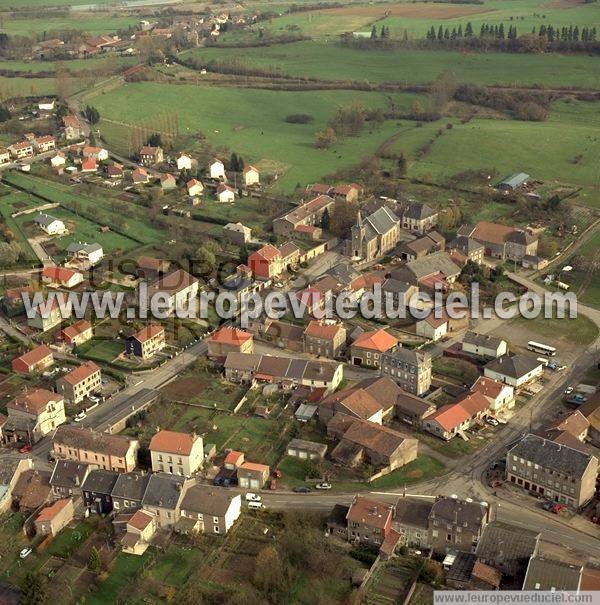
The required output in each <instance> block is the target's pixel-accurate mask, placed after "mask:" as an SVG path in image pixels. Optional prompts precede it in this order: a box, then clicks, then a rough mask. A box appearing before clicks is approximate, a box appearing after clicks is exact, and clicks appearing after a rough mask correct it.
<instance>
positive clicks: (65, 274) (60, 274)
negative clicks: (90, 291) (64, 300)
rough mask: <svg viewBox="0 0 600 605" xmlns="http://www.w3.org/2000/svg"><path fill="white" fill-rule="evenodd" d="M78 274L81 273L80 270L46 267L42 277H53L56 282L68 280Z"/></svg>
mask: <svg viewBox="0 0 600 605" xmlns="http://www.w3.org/2000/svg"><path fill="white" fill-rule="evenodd" d="M76 275H81V274H80V273H79V272H78V271H73V270H72V269H66V268H65V267H44V268H43V269H42V277H46V278H47V279H51V280H52V281H54V282H68V281H69V280H70V279H72V278H73V277H75V276H76Z"/></svg>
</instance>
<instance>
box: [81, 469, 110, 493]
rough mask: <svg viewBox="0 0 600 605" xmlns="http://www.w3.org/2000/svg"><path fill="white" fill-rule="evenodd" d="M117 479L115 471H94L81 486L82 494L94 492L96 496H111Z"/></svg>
mask: <svg viewBox="0 0 600 605" xmlns="http://www.w3.org/2000/svg"><path fill="white" fill-rule="evenodd" d="M118 478H119V473H117V471H108V470H104V469H95V470H93V471H90V474H89V475H88V476H87V477H86V478H85V481H84V482H83V484H82V486H81V491H82V492H95V493H98V494H111V493H112V490H113V488H114V486H115V483H116V482H117V479H118Z"/></svg>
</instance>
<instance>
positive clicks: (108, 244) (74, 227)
mask: <svg viewBox="0 0 600 605" xmlns="http://www.w3.org/2000/svg"><path fill="white" fill-rule="evenodd" d="M38 202H39V200H38ZM48 213H49V214H50V215H52V216H53V217H55V218H58V219H61V220H62V221H63V222H64V223H65V225H66V227H67V229H68V230H69V234H68V235H63V236H61V237H56V238H52V243H53V244H54V245H56V247H57V248H58V250H59V251H58V252H57V253H56V254H55V255H54V258H55V260H57V261H62V260H64V259H65V258H66V249H67V247H68V246H69V244H71V243H73V242H85V243H98V244H100V245H101V246H102V248H103V250H104V254H106V255H108V254H112V253H114V252H118V251H121V252H124V251H126V250H131V249H132V248H135V247H136V246H138V245H139V244H138V243H137V242H135V241H133V240H132V239H130V238H128V237H125V236H124V235H120V234H119V233H115V232H114V231H107V232H102V231H100V225H99V224H98V223H95V222H92V221H90V220H88V219H86V218H84V217H82V216H78V215H77V214H74V213H73V212H70V211H69V210H65V209H64V208H53V209H51V210H49V211H48ZM34 218H35V214H23V215H21V216H19V217H17V218H16V222H17V224H18V225H19V226H20V227H21V228H22V227H23V225H24V224H25V223H30V222H31V221H32V220H33V219H34Z"/></svg>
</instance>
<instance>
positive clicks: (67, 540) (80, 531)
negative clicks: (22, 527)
mask: <svg viewBox="0 0 600 605" xmlns="http://www.w3.org/2000/svg"><path fill="white" fill-rule="evenodd" d="M93 529H94V528H93V527H92V526H91V525H90V524H89V523H86V522H85V521H83V522H82V523H79V524H78V525H77V526H76V527H65V529H63V530H62V531H61V532H60V533H59V534H58V535H57V536H56V538H54V540H52V542H50V545H49V546H48V547H47V548H46V550H45V551H44V552H46V553H48V554H50V555H55V556H57V557H61V558H62V559H68V558H69V557H70V556H71V555H72V553H73V552H74V551H75V550H77V548H78V547H79V545H80V544H82V543H83V542H84V541H85V540H86V538H87V537H88V536H90V535H91V534H92V531H93Z"/></svg>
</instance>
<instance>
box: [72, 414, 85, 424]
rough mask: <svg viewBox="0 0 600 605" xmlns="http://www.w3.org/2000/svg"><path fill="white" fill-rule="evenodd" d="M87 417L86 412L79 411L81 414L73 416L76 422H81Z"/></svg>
mask: <svg viewBox="0 0 600 605" xmlns="http://www.w3.org/2000/svg"><path fill="white" fill-rule="evenodd" d="M86 418H87V414H86V413H85V412H79V414H77V415H76V416H75V418H73V420H74V421H75V422H81V421H82V420H85V419H86Z"/></svg>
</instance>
